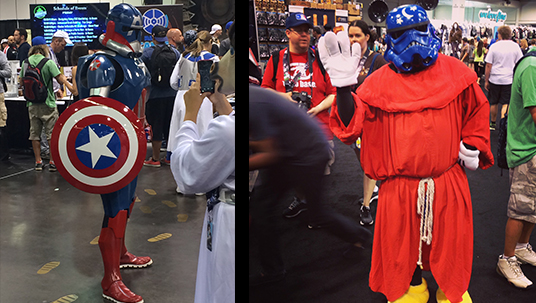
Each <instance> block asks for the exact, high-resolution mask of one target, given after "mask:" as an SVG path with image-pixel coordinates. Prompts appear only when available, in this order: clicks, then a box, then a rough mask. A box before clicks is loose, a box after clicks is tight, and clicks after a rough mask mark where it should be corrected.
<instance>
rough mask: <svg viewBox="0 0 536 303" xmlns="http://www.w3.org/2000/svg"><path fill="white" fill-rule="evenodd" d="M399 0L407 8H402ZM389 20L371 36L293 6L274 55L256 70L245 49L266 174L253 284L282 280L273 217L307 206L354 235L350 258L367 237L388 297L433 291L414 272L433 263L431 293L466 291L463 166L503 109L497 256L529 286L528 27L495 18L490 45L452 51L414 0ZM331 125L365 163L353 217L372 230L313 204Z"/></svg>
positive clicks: (532, 89)
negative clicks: (507, 188) (502, 218)
mask: <svg viewBox="0 0 536 303" xmlns="http://www.w3.org/2000/svg"><path fill="white" fill-rule="evenodd" d="M401 11H402V12H403V13H404V16H405V18H399V17H397V16H400V12H401ZM386 25H387V34H386V35H385V36H384V37H378V38H376V37H377V35H376V34H375V33H374V30H371V28H372V27H371V26H369V25H367V24H366V23H365V22H363V21H352V22H351V23H349V24H348V27H347V30H344V29H342V30H337V29H336V30H335V31H332V30H327V31H326V30H324V29H323V28H321V27H319V26H317V27H313V25H312V23H311V22H310V21H309V20H308V18H307V16H306V15H305V14H303V13H291V14H290V16H289V17H288V18H287V20H286V36H287V37H288V41H289V44H288V47H287V48H285V49H282V50H280V51H278V52H274V53H272V55H271V57H270V59H269V60H268V62H267V63H266V67H265V70H264V72H262V71H261V68H260V65H259V64H258V63H257V61H256V60H255V58H252V56H251V54H250V60H249V61H250V100H249V102H250V108H249V136H250V137H249V146H250V157H249V169H250V171H254V170H258V171H259V175H258V180H260V182H259V184H258V186H256V187H254V189H253V190H252V193H251V197H250V200H251V202H250V217H251V218H250V226H251V227H250V232H251V233H252V234H253V235H255V237H258V238H259V239H262V240H260V241H259V244H258V245H259V254H260V255H259V261H260V263H261V264H260V265H261V272H260V273H257V274H256V275H253V276H250V286H253V285H260V284H265V283H274V282H277V281H280V280H282V279H284V278H285V275H286V268H285V265H284V257H283V254H282V250H283V249H282V248H281V245H280V244H279V240H280V236H281V233H282V231H281V230H279V229H278V227H277V221H278V220H279V219H278V217H280V216H281V215H283V216H284V217H286V218H295V217H296V216H304V215H302V214H306V215H307V220H308V222H309V228H319V229H324V230H327V231H328V232H330V233H333V234H334V235H336V236H338V237H339V238H341V239H342V240H343V241H346V242H348V243H351V244H353V247H352V248H351V249H349V251H347V252H345V255H347V256H350V255H351V252H352V251H354V252H355V251H356V249H358V248H360V247H363V246H367V245H369V244H370V243H373V249H372V264H371V271H370V278H369V285H370V287H371V289H372V290H373V291H376V292H381V293H383V294H384V295H385V296H386V297H387V299H388V301H389V302H399V303H400V302H427V300H428V298H429V293H428V288H427V282H426V280H425V279H424V278H423V277H422V270H426V271H432V272H433V275H434V278H435V280H436V282H437V283H438V285H439V289H438V290H437V295H436V298H437V299H438V302H471V298H470V295H469V293H468V292H467V289H468V285H469V280H470V278H471V266H472V258H473V232H472V231H473V223H472V222H473V218H472V211H471V210H472V205H471V196H470V191H469V185H468V183H467V177H466V174H465V169H470V170H476V169H478V168H481V169H486V168H489V167H491V166H492V165H493V164H494V157H493V154H492V152H491V149H490V148H491V147H490V132H492V131H495V130H496V125H498V124H497V119H499V118H503V117H506V116H505V115H506V114H507V111H508V110H509V112H510V115H508V116H507V117H508V118H507V119H508V129H507V132H508V133H507V134H508V135H507V147H506V155H507V159H508V166H509V168H510V182H511V195H510V200H509V202H508V213H507V215H508V217H509V220H508V223H507V225H506V232H505V243H504V252H503V254H501V255H500V256H499V258H498V261H497V264H496V268H497V272H498V273H499V274H500V275H501V276H503V277H504V278H506V279H507V280H508V281H509V282H510V283H512V284H513V285H515V286H516V287H519V288H528V287H531V286H532V281H530V280H529V279H528V278H526V277H525V275H524V274H523V272H522V270H521V267H520V264H522V263H528V264H531V265H533V266H536V253H535V252H534V251H533V250H532V247H531V245H530V244H529V243H528V242H529V238H530V235H531V233H532V230H533V228H534V224H535V223H536V209H535V208H534V207H533V205H534V200H535V197H534V195H532V194H531V192H532V191H534V185H533V184H532V183H531V181H530V180H532V178H534V177H536V175H535V174H534V172H530V170H529V167H532V165H533V164H532V163H533V161H535V160H534V159H535V157H536V149H535V148H534V146H536V144H535V143H536V142H535V140H536V138H535V137H534V133H536V132H535V131H534V130H535V128H536V85H535V81H536V58H534V57H533V56H534V55H535V54H536V45H535V43H536V39H532V40H531V41H529V42H528V43H527V41H526V40H519V41H514V40H513V39H512V30H511V29H510V27H509V26H501V27H499V28H498V36H497V39H496V40H494V41H493V43H489V44H487V39H482V40H481V39H472V38H469V39H468V38H463V40H462V41H463V45H461V46H460V55H459V56H454V55H445V54H443V53H442V51H443V48H442V42H441V39H440V38H439V37H438V36H437V35H436V30H435V28H434V27H433V25H432V24H431V23H430V21H429V20H428V17H427V14H426V12H425V11H424V10H423V9H422V8H421V7H419V6H417V5H404V6H401V7H398V8H395V9H393V10H392V11H391V12H390V13H389V14H388V15H387V20H386ZM423 41H424V42H423ZM531 57H532V58H531ZM514 71H515V72H514ZM481 78H484V79H483V80H481ZM481 81H483V83H482V85H481ZM386 84H387V85H389V89H385V87H384V86H385V85H386ZM258 86H260V88H259V87H258ZM423 87H426V89H422V88H423ZM499 106H501V107H499ZM508 107H509V108H508ZM499 108H500V109H499ZM432 121H433V122H432ZM334 137H337V138H338V139H339V140H340V141H342V142H343V143H345V144H347V145H349V146H350V147H351V148H352V149H353V150H354V151H355V154H356V156H357V159H358V161H359V163H360V164H361V168H362V169H363V172H364V178H363V184H362V187H363V198H362V199H361V201H360V202H361V204H362V206H361V208H360V211H359V213H360V214H359V217H360V219H359V223H360V224H361V225H364V226H370V225H372V224H376V229H375V234H374V239H371V238H370V234H369V233H367V231H368V230H367V229H366V228H363V227H360V226H359V225H356V224H355V222H353V220H350V219H348V218H346V217H345V216H343V215H339V214H336V213H334V212H333V211H332V210H329V209H328V208H327V207H325V206H324V205H323V203H322V202H321V201H322V192H323V190H324V189H323V188H324V187H323V186H322V184H323V179H324V178H323V177H324V176H325V175H327V174H329V172H330V170H329V163H330V161H334V159H335V154H336V153H335V152H334V150H333V143H332V142H333V138H334ZM408 142H409V143H408ZM421 145H422V146H426V148H423V149H420V148H415V146H421ZM356 185H357V184H356ZM250 186H251V185H250ZM378 187H379V191H378ZM292 190H293V191H294V194H295V197H294V199H293V201H289V202H291V203H290V206H288V208H284V206H281V203H285V202H284V201H281V200H282V199H283V198H284V197H285V194H286V193H287V192H289V191H292ZM374 201H377V215H376V218H373V217H372V215H371V212H370V204H371V203H372V202H374ZM531 205H532V206H531ZM445 231H447V232H445ZM354 255H355V254H354ZM451 272H456V273H457V275H456V276H452V275H451V274H450V273H451Z"/></svg>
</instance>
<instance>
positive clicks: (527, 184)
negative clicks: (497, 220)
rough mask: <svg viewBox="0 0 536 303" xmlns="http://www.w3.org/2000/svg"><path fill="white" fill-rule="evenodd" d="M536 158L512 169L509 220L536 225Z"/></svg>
mask: <svg viewBox="0 0 536 303" xmlns="http://www.w3.org/2000/svg"><path fill="white" fill-rule="evenodd" d="M535 201H536V156H534V157H532V159H530V161H528V162H526V163H523V164H521V165H519V166H516V167H514V168H511V169H510V199H509V200H508V211H507V215H508V217H509V218H512V219H517V220H523V221H527V222H530V223H536V207H535Z"/></svg>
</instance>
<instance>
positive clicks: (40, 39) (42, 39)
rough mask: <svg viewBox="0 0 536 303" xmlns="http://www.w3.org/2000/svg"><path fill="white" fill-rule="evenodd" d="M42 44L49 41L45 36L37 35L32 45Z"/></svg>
mask: <svg viewBox="0 0 536 303" xmlns="http://www.w3.org/2000/svg"><path fill="white" fill-rule="evenodd" d="M41 44H47V41H46V40H45V37H43V36H35V37H33V39H32V46H36V45H41Z"/></svg>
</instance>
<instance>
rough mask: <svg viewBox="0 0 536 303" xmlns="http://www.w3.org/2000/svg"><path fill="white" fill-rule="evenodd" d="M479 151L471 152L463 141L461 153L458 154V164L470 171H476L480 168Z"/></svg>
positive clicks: (461, 142)
mask: <svg viewBox="0 0 536 303" xmlns="http://www.w3.org/2000/svg"><path fill="white" fill-rule="evenodd" d="M479 154H480V151H479V150H470V149H467V148H466V147H465V146H464V145H463V141H460V151H459V152H458V163H460V165H461V166H463V167H466V168H468V169H470V170H476V169H477V168H478V155H479Z"/></svg>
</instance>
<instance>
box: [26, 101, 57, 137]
mask: <svg viewBox="0 0 536 303" xmlns="http://www.w3.org/2000/svg"><path fill="white" fill-rule="evenodd" d="M28 114H29V116H30V137H29V138H28V139H29V140H32V141H40V140H41V131H42V130H43V127H44V128H45V134H46V136H47V140H49V141H50V137H51V136H52V129H53V128H54V124H56V121H57V120H58V117H59V113H58V109H57V108H56V107H54V108H50V107H49V106H48V105H46V104H44V103H43V104H34V105H31V106H30V107H28Z"/></svg>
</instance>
